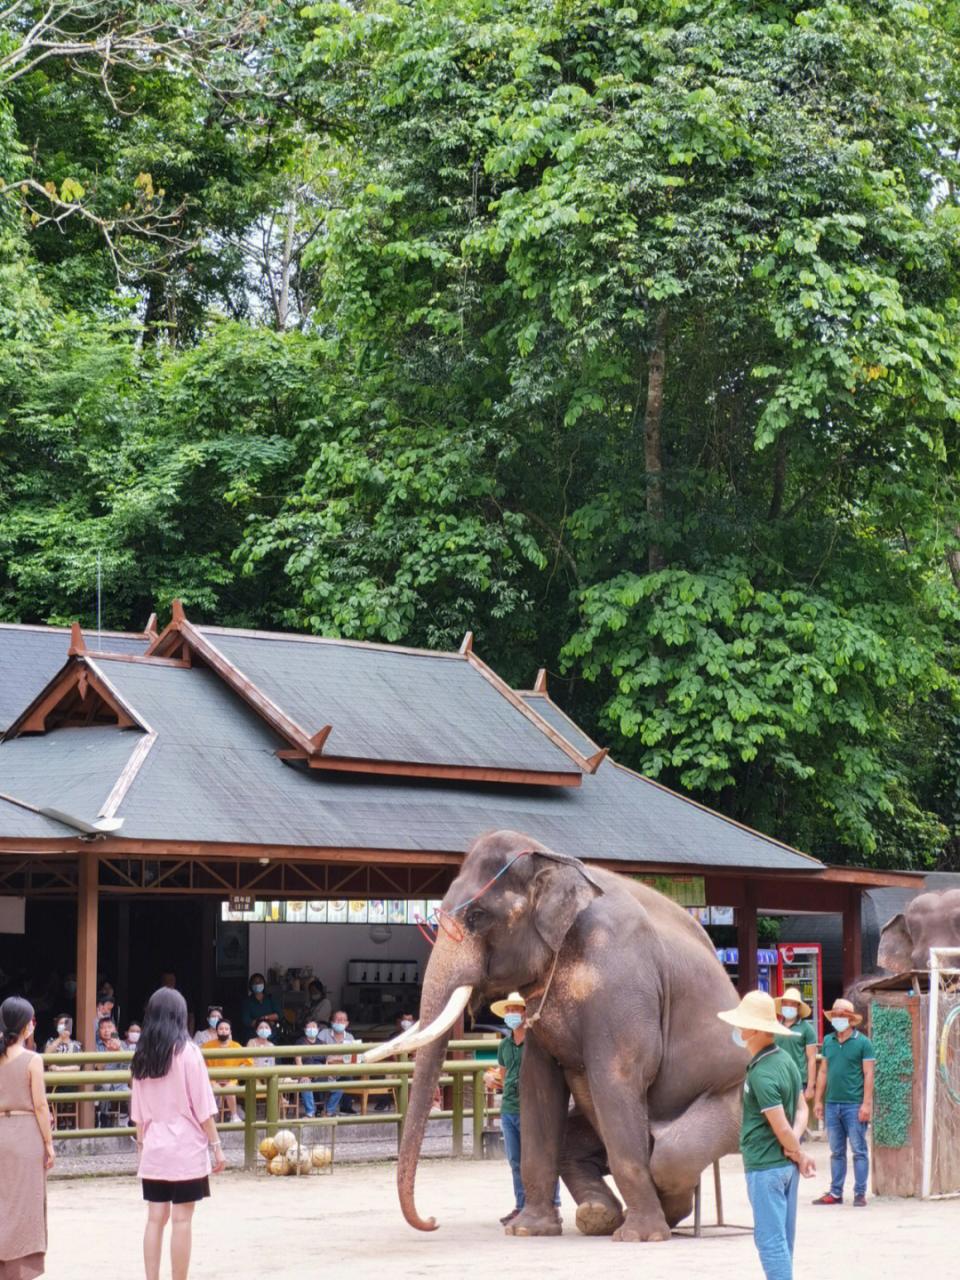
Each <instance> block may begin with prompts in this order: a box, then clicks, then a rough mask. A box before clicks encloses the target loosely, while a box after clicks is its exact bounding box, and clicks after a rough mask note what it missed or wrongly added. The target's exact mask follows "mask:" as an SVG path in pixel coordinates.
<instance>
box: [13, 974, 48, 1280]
mask: <svg viewBox="0 0 960 1280" xmlns="http://www.w3.org/2000/svg"><path fill="white" fill-rule="evenodd" d="M36 1025H37V1024H36V1018H35V1016H34V1012H33V1006H32V1005H31V1004H30V1003H29V1002H28V1001H27V1000H24V999H22V998H21V997H20V996H10V997H8V999H6V1000H4V1002H3V1004H2V1005H0V1206H2V1212H0V1277H7V1276H11V1277H15V1280H34V1277H36V1276H41V1275H43V1273H44V1268H45V1254H46V1252H47V1209H46V1205H47V1187H46V1179H47V1170H48V1169H52V1168H53V1135H52V1133H51V1132H50V1109H49V1107H48V1106H47V1098H46V1093H45V1091H44V1087H43V1059H42V1058H41V1057H40V1055H39V1054H38V1053H31V1051H30V1050H29V1049H28V1048H27V1047H26V1041H27V1040H29V1039H30V1037H31V1036H32V1035H33V1032H34V1029H35V1027H36Z"/></svg>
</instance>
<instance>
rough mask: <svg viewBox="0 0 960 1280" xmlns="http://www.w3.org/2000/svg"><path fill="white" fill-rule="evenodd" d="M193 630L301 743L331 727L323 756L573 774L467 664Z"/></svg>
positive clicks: (379, 649)
mask: <svg viewBox="0 0 960 1280" xmlns="http://www.w3.org/2000/svg"><path fill="white" fill-rule="evenodd" d="M198 630H199V631H200V632H201V634H202V635H203V637H204V639H206V640H207V641H209V642H210V643H212V644H213V645H215V646H216V648H217V649H218V650H219V652H220V653H221V654H222V655H223V656H224V657H225V658H227V660H228V661H229V662H230V663H231V664H232V665H233V666H234V667H236V668H237V669H238V670H239V671H240V672H242V673H243V675H244V676H245V677H247V679H249V680H250V681H251V682H252V683H253V684H254V685H255V686H256V687H257V689H259V690H260V691H261V692H262V693H264V694H266V696H267V697H268V698H269V699H270V700H271V702H273V703H274V704H275V705H276V706H277V707H279V708H280V710H281V711H283V712H284V713H285V714H286V715H287V716H288V717H289V719H291V720H293V721H294V722H295V723H296V724H298V725H299V726H300V728H301V729H303V730H304V731H305V733H306V734H307V736H310V735H312V734H314V733H316V732H317V731H318V730H319V729H321V728H323V727H324V726H325V725H332V726H333V727H332V731H331V733H330V736H329V738H328V739H327V741H326V743H325V745H324V754H325V755H330V756H339V757H345V758H348V759H353V760H375V761H403V762H408V763H414V764H425V765H443V766H452V767H458V766H459V767H462V766H466V767H471V768H499V769H511V770H525V771H531V772H543V773H549V772H566V773H571V772H572V773H576V772H577V771H578V768H579V766H578V764H577V763H576V762H575V761H574V760H572V759H571V757H570V756H568V755H567V754H565V753H564V751H563V750H562V749H561V748H560V747H558V746H556V745H555V744H554V743H553V742H552V741H551V739H550V737H549V736H548V735H547V733H546V732H544V729H543V727H542V726H540V725H538V724H537V723H536V721H535V720H534V719H529V718H527V716H525V715H524V714H523V712H522V711H520V710H518V708H517V707H516V706H515V705H514V703H513V702H511V701H510V700H509V697H508V696H506V695H505V693H504V692H501V691H500V690H498V689H497V688H496V687H495V686H494V685H493V684H492V683H491V682H490V681H489V680H488V679H486V678H485V677H484V675H483V674H482V673H481V672H480V671H479V670H478V669H477V668H476V667H475V666H474V665H473V664H472V663H471V662H470V661H469V660H468V659H467V657H466V656H465V655H461V654H456V653H430V652H428V651H420V652H418V651H415V650H405V649H395V648H390V647H388V646H382V645H368V644H351V643H348V642H342V641H340V642H338V641H335V640H320V639H316V638H312V637H308V636H304V637H300V638H298V637H290V636H283V635H271V634H270V633H268V632H262V633H259V634H247V635H237V634H236V633H232V632H230V631H227V630H218V629H216V628H212V627H200V628H198ZM509 692H510V691H508V693H509Z"/></svg>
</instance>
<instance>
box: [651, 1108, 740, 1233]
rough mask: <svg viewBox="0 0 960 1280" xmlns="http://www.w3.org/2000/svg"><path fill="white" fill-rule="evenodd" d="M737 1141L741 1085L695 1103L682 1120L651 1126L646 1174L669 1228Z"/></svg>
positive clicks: (689, 1208) (689, 1207)
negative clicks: (703, 1176) (706, 1171)
mask: <svg viewBox="0 0 960 1280" xmlns="http://www.w3.org/2000/svg"><path fill="white" fill-rule="evenodd" d="M739 1136H740V1086H739V1085H737V1086H736V1088H734V1089H728V1090H727V1092H726V1093H722V1094H705V1095H703V1096H702V1097H699V1098H697V1099H696V1100H695V1101H694V1102H692V1103H691V1104H690V1106H689V1107H687V1109H686V1111H684V1112H683V1113H682V1114H681V1115H679V1116H678V1117H677V1118H676V1119H675V1120H673V1121H671V1122H670V1123H669V1124H667V1125H665V1126H663V1127H661V1126H659V1125H654V1136H653V1154H652V1155H651V1157H650V1172H651V1174H652V1175H653V1180H654V1182H655V1184H656V1187H657V1192H658V1194H659V1196H660V1203H661V1205H662V1206H663V1213H664V1217H665V1218H666V1220H667V1222H668V1223H669V1224H670V1226H671V1227H673V1226H676V1224H677V1223H678V1222H680V1221H681V1220H682V1219H683V1218H686V1217H687V1216H688V1214H689V1213H690V1212H691V1211H692V1209H693V1197H694V1192H695V1190H696V1187H697V1183H698V1182H699V1180H700V1175H701V1173H702V1172H703V1170H704V1169H706V1168H708V1167H709V1166H710V1165H711V1164H712V1163H713V1161H714V1160H719V1159H720V1157H721V1156H724V1155H728V1154H729V1153H731V1152H733V1151H736V1150H737V1148H738V1145H739Z"/></svg>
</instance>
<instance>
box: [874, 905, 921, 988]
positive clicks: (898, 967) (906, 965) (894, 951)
mask: <svg viewBox="0 0 960 1280" xmlns="http://www.w3.org/2000/svg"><path fill="white" fill-rule="evenodd" d="M877 964H878V965H880V967H881V968H882V969H889V970H890V972H891V973H906V972H907V971H908V970H909V969H910V968H911V967H912V965H913V940H912V938H911V937H910V934H909V932H908V930H907V921H906V917H905V916H904V914H903V912H902V911H899V912H897V914H896V915H895V916H894V917H893V919H892V920H888V921H887V923H886V924H885V925H884V926H883V929H882V930H881V932H880V949H879V951H878V952H877Z"/></svg>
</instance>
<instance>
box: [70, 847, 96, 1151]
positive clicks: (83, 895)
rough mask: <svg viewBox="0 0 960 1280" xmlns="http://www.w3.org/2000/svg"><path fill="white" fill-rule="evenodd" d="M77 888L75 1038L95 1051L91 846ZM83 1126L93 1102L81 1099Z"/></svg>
mask: <svg viewBox="0 0 960 1280" xmlns="http://www.w3.org/2000/svg"><path fill="white" fill-rule="evenodd" d="M78 865H79V872H80V876H79V887H78V890H77V1020H76V1023H75V1025H74V1029H73V1034H74V1037H75V1038H76V1039H77V1040H79V1041H80V1043H81V1044H82V1045H83V1047H84V1049H86V1050H87V1051H88V1052H92V1051H93V1050H94V1049H95V1048H96V1044H95V1043H94V1028H93V1024H94V1021H95V1019H96V1016H97V925H98V917H99V887H100V886H99V881H100V864H99V861H98V859H97V855H96V854H95V853H94V851H93V850H92V849H90V850H84V852H83V853H81V854H79V855H78ZM79 1123H80V1128H81V1129H92V1128H93V1103H92V1102H81V1104H80V1122H79Z"/></svg>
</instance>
